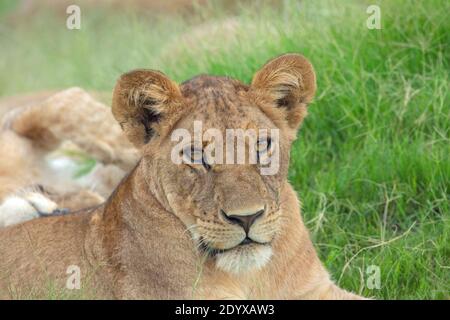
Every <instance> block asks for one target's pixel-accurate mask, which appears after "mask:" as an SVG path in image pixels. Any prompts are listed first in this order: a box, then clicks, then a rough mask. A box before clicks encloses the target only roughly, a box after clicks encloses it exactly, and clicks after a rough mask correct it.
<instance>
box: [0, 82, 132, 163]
mask: <svg viewBox="0 0 450 320" xmlns="http://www.w3.org/2000/svg"><path fill="white" fill-rule="evenodd" d="M5 118H6V119H5V120H4V123H3V128H5V127H7V128H9V129H12V130H13V131H15V132H16V133H18V134H19V135H22V136H25V137H27V138H29V139H31V140H32V141H33V142H34V143H35V144H36V145H37V146H40V147H42V148H44V149H47V150H52V149H54V148H56V147H57V146H58V145H59V143H60V142H61V141H64V140H70V141H72V142H74V143H75V144H77V145H78V146H79V147H80V148H81V149H82V150H84V151H85V152H86V153H88V154H90V155H92V156H93V157H94V158H96V159H97V160H99V161H101V162H102V163H105V164H115V165H117V166H119V167H121V168H123V169H124V170H126V171H128V170H130V169H131V168H132V167H133V166H134V164H135V163H136V162H137V159H138V153H137V151H136V149H135V148H134V147H133V146H131V144H130V143H129V142H128V141H127V139H126V137H125V136H124V135H123V133H122V130H121V128H120V126H119V125H118V124H117V122H116V121H115V119H114V118H113V116H112V114H111V111H110V109H109V108H108V107H106V106H105V105H104V104H102V103H100V102H98V101H96V100H94V99H93V98H92V97H91V96H90V95H89V94H88V93H87V92H85V91H83V90H81V89H79V88H72V89H68V90H65V91H62V92H60V93H58V94H55V95H53V96H51V97H50V98H48V99H47V100H45V101H44V102H41V103H40V104H37V105H33V106H29V107H27V108H22V109H18V110H17V109H16V110H14V111H12V112H11V113H9V114H7V115H6V116H5Z"/></svg>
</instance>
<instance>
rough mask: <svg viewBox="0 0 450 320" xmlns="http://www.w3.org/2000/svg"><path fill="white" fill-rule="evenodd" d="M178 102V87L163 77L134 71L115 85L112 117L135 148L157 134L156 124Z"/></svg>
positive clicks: (179, 95) (147, 71) (151, 72)
mask: <svg viewBox="0 0 450 320" xmlns="http://www.w3.org/2000/svg"><path fill="white" fill-rule="evenodd" d="M180 101H181V93H180V89H179V87H178V85H177V84H176V83H174V82H173V81H172V80H170V79H169V78H168V77H166V76H165V75H164V74H163V73H161V72H159V71H153V70H142V69H141V70H134V71H131V72H128V73H125V74H123V75H122V76H121V77H120V78H119V80H118V81H117V84H116V87H115V88H114V93H113V101H112V113H113V115H114V117H115V118H116V120H117V121H118V122H119V124H120V126H121V127H122V129H123V130H124V132H125V134H126V135H127V137H128V139H129V140H130V141H131V142H132V143H133V144H134V145H135V146H136V147H138V148H139V147H141V146H143V145H144V144H146V143H147V142H149V141H150V139H151V138H152V137H153V136H154V135H155V134H156V133H157V132H156V129H155V127H156V126H157V124H158V122H159V121H160V120H161V118H164V116H165V115H167V114H169V113H170V112H171V109H172V108H174V107H177V106H178V105H179V104H180Z"/></svg>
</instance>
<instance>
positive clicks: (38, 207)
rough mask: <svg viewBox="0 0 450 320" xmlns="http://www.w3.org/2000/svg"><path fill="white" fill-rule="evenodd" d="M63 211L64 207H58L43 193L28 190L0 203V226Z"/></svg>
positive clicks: (58, 213)
mask: <svg viewBox="0 0 450 320" xmlns="http://www.w3.org/2000/svg"><path fill="white" fill-rule="evenodd" d="M63 213H64V209H63V210H61V209H58V206H57V204H56V203H54V202H53V201H51V200H50V199H48V198H47V197H46V196H45V195H43V194H41V193H38V192H29V193H26V194H24V195H20V196H11V197H8V198H6V199H5V201H3V203H2V204H0V227H7V226H11V225H14V224H18V223H21V222H25V221H28V220H31V219H34V218H38V217H42V216H48V215H60V214H63Z"/></svg>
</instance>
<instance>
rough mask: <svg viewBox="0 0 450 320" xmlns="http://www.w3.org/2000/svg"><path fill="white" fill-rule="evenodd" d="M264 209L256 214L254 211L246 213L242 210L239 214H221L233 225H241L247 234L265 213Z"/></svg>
mask: <svg viewBox="0 0 450 320" xmlns="http://www.w3.org/2000/svg"><path fill="white" fill-rule="evenodd" d="M264 210H265V209H264V208H261V209H259V210H257V211H256V212H255V211H254V210H252V211H251V212H245V210H240V211H239V212H231V213H227V212H225V211H224V210H221V213H222V215H223V217H224V219H225V220H226V221H228V222H229V223H232V224H237V225H240V226H241V227H242V228H243V229H244V230H245V232H246V233H248V231H249V230H250V227H251V226H252V224H253V223H254V222H255V221H256V219H258V218H259V217H260V216H262V215H263V213H264Z"/></svg>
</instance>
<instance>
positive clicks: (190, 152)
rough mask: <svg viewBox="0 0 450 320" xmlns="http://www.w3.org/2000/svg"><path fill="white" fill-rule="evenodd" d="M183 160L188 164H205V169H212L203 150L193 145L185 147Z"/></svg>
mask: <svg viewBox="0 0 450 320" xmlns="http://www.w3.org/2000/svg"><path fill="white" fill-rule="evenodd" d="M183 160H184V162H185V163H187V164H197V165H203V166H204V167H205V169H207V170H209V169H210V165H209V164H208V163H207V162H206V160H205V157H204V155H203V150H202V149H198V148H195V147H194V146H193V145H192V146H188V147H186V148H184V149H183Z"/></svg>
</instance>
